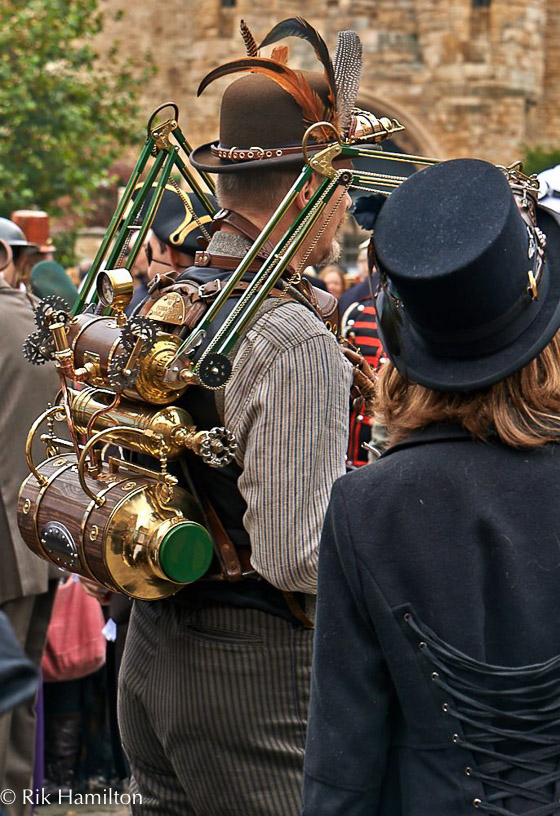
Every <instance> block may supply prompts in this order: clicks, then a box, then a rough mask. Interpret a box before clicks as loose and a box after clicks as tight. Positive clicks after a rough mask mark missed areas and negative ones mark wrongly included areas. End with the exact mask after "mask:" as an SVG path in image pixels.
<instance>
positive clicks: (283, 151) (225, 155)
mask: <svg viewBox="0 0 560 816" xmlns="http://www.w3.org/2000/svg"><path fill="white" fill-rule="evenodd" d="M325 147H329V142H324V143H321V144H311V145H309V146H308V148H307V150H308V152H309V153H315V152H316V151H317V150H323V149H324V148H325ZM210 150H211V151H212V153H213V154H214V156H217V157H218V158H219V159H226V160H227V161H232V162H235V161H260V160H261V159H279V158H280V157H281V156H295V155H297V154H300V155H301V156H302V157H303V150H302V147H301V144H298V145H295V146H294V147H258V146H257V147H223V146H222V145H221V144H218V145H215V144H213V145H210Z"/></svg>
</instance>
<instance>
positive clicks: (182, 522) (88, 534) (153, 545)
mask: <svg viewBox="0 0 560 816" xmlns="http://www.w3.org/2000/svg"><path fill="white" fill-rule="evenodd" d="M83 478H84V479H85V484H86V486H87V488H88V493H85V492H84V490H83V482H81V481H80V465H79V463H78V461H77V458H76V455H75V454H74V453H63V454H57V455H55V456H53V457H51V458H49V459H46V460H45V461H44V462H42V463H41V464H40V465H38V466H37V467H36V468H35V469H34V472H33V473H31V474H30V475H29V476H28V477H27V479H26V480H25V482H24V483H23V485H22V487H21V490H20V495H19V500H18V524H19V528H20V531H21V535H22V537H23V539H24V541H25V542H26V544H27V546H28V547H29V548H30V549H31V550H33V552H35V553H36V554H37V555H39V556H40V557H41V558H44V559H45V560H46V561H49V562H50V563H52V564H55V565H56V566H57V567H61V568H63V569H68V570H70V571H71V572H76V573H78V574H79V575H83V576H84V577H87V578H93V579H95V580H96V581H98V582H99V583H101V584H103V585H104V586H106V587H107V588H108V589H111V590H113V591H115V592H124V593H125V594H127V595H130V596H132V597H133V598H141V599H144V600H155V599H158V598H165V597H168V596H170V595H173V594H174V593H175V592H177V591H178V590H179V589H181V588H182V587H183V586H185V585H186V584H188V583H191V582H192V581H196V580H197V579H198V578H200V577H201V576H202V575H204V574H205V572H206V571H207V570H208V567H209V566H210V562H211V559H212V554H213V545H212V540H211V538H210V535H209V534H208V532H207V530H206V529H205V528H204V527H203V526H202V518H201V514H200V511H199V510H198V507H197V505H196V503H195V501H194V499H193V498H192V497H191V496H190V495H189V494H188V493H187V492H186V491H185V490H182V489H181V488H178V487H176V486H173V487H170V486H169V485H167V484H164V483H162V482H161V481H158V479H157V474H154V477H150V476H148V475H145V474H139V473H137V472H136V473H135V472H134V471H129V472H127V470H126V467H125V468H124V469H123V470H122V471H121V470H119V471H118V472H114V471H113V472H112V471H111V470H110V469H109V468H108V467H107V466H106V465H105V464H104V465H102V467H101V471H100V472H98V473H97V474H95V476H92V475H89V474H88V473H87V472H86V473H85V474H83Z"/></svg>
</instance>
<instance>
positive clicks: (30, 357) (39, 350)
mask: <svg viewBox="0 0 560 816" xmlns="http://www.w3.org/2000/svg"><path fill="white" fill-rule="evenodd" d="M53 351H54V345H53V342H52V340H51V338H50V337H48V336H47V337H45V335H44V334H43V332H39V331H36V332H33V334H30V335H29V336H28V337H26V338H25V341H24V343H23V356H24V357H25V359H26V360H27V361H28V362H29V363H32V364H33V365H43V363H46V362H47V361H50V360H52V359H53Z"/></svg>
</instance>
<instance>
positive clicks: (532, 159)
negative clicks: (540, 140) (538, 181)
mask: <svg viewBox="0 0 560 816" xmlns="http://www.w3.org/2000/svg"><path fill="white" fill-rule="evenodd" d="M557 164H560V149H558V150H549V151H547V150H543V148H542V147H528V148H525V155H524V157H523V172H524V173H527V175H528V176H530V175H532V174H533V173H542V171H543V170H548V168H549V167H555V166H556V165H557Z"/></svg>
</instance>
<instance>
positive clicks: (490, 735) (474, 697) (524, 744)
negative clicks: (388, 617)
mask: <svg viewBox="0 0 560 816" xmlns="http://www.w3.org/2000/svg"><path fill="white" fill-rule="evenodd" d="M405 621H406V622H407V624H408V625H409V626H410V628H411V629H412V630H413V632H414V633H415V635H416V636H417V637H418V646H419V648H420V649H421V651H422V659H425V660H426V661H428V664H429V669H430V674H431V679H432V681H433V683H434V684H435V685H436V686H437V687H438V688H439V689H441V692H442V694H443V699H444V701H443V702H442V704H441V709H442V716H446V717H448V718H449V722H450V725H451V727H450V738H451V740H452V742H453V744H454V745H455V746H456V748H457V749H464V751H465V757H468V756H469V755H470V759H469V760H468V761H467V762H466V763H465V767H464V769H463V772H464V773H465V774H466V775H467V776H468V777H470V778H471V779H473V780H478V781H479V782H480V784H481V789H482V790H483V791H484V794H483V795H480V796H479V797H477V798H475V799H473V800H472V804H473V806H474V807H475V808H477V809H479V811H481V812H484V813H492V814H501V816H518V814H524V816H549V814H554V813H557V814H560V800H559V787H560V655H557V656H556V657H554V658H552V659H550V660H547V661H545V662H543V663H537V664H534V665H530V666H518V667H505V666H493V665H490V664H487V663H481V662H479V661H477V660H474V659H473V658H471V657H469V656H467V655H465V654H463V653H462V652H460V651H458V650H457V649H455V648H454V647H453V646H451V645H450V644H448V643H446V642H445V641H443V640H441V638H439V637H438V636H437V635H436V634H435V633H434V632H432V630H431V629H429V628H428V627H427V626H426V625H425V624H423V623H421V622H420V621H419V620H418V619H415V618H414V617H413V615H411V614H406V615H405ZM466 752H469V754H467V753H466Z"/></svg>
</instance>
